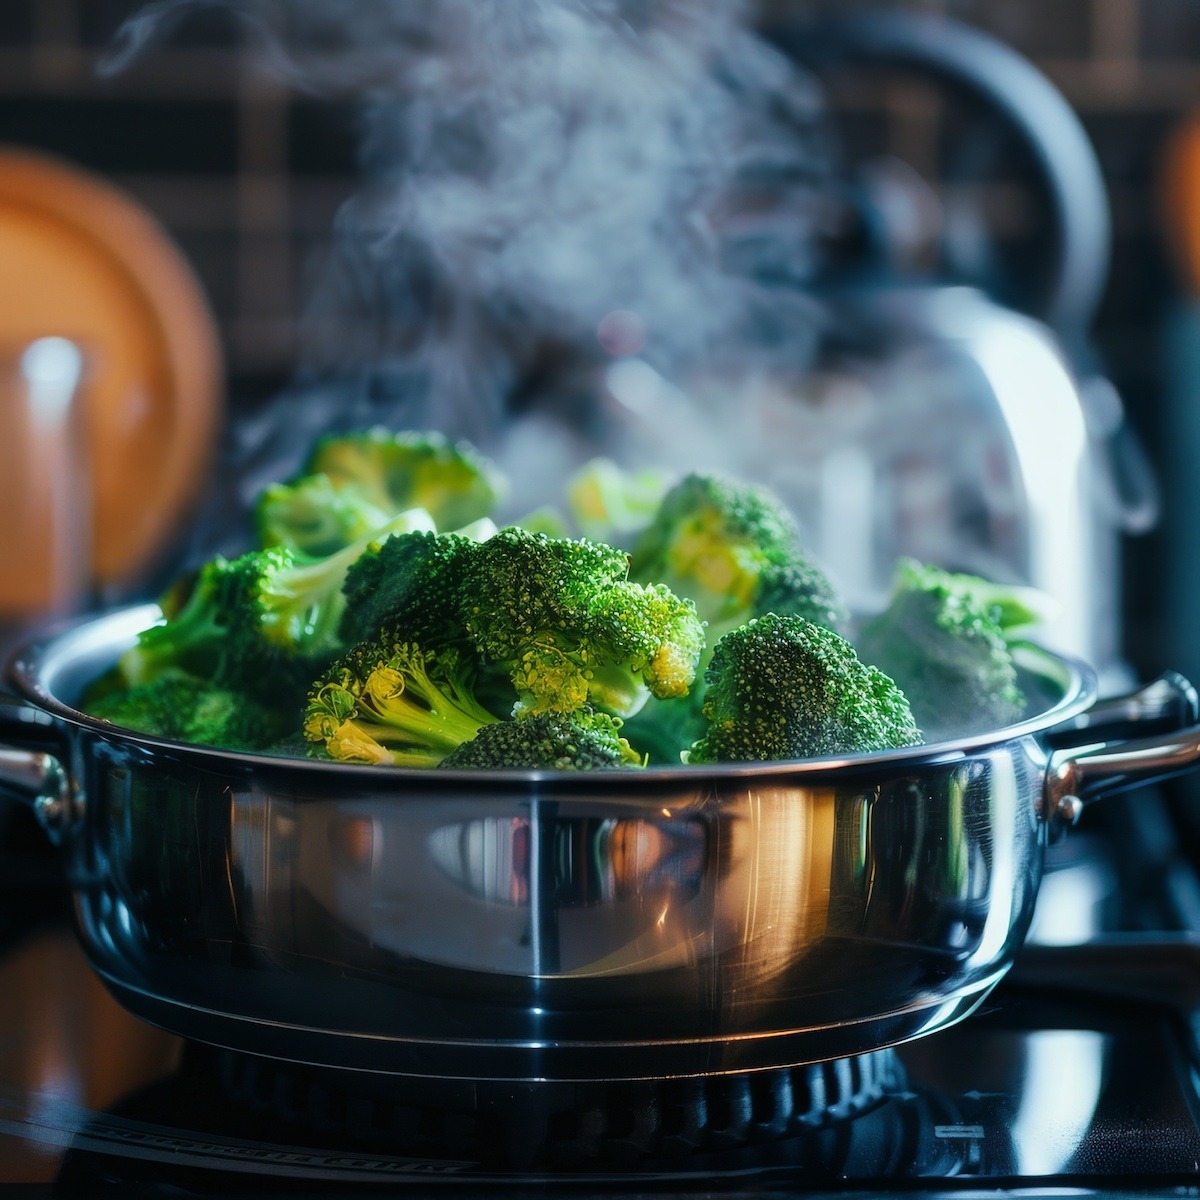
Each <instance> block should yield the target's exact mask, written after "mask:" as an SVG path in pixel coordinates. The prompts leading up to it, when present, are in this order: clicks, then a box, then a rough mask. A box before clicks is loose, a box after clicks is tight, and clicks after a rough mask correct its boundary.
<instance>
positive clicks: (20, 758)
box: [0, 694, 83, 843]
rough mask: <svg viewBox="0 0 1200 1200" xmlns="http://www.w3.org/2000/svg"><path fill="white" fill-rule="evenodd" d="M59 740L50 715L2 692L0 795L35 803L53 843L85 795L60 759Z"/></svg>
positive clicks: (69, 823)
mask: <svg viewBox="0 0 1200 1200" xmlns="http://www.w3.org/2000/svg"><path fill="white" fill-rule="evenodd" d="M6 743H7V744H6ZM59 745H60V738H59V735H58V727H57V725H56V724H55V723H54V721H53V719H52V718H50V717H49V716H47V714H45V713H43V712H41V711H40V710H38V709H36V708H31V707H30V706H29V705H27V704H24V703H22V702H21V701H20V700H18V699H17V698H16V697H15V696H7V695H2V694H0V796H3V797H7V798H9V799H12V800H17V801H19V802H21V803H23V804H26V805H28V806H29V807H30V808H32V809H33V812H34V814H35V815H36V817H37V819H38V822H39V824H40V825H41V826H42V828H43V829H44V830H45V831H46V833H47V835H48V836H49V838H50V840H51V841H53V842H55V843H57V842H59V841H60V840H61V839H62V837H63V835H64V834H65V833H66V832H67V830H68V829H69V828H70V827H71V826H72V825H74V824H75V822H76V821H77V820H78V818H79V817H80V815H81V814H82V812H83V797H82V795H81V794H80V793H79V791H78V789H76V788H75V787H74V786H73V785H72V783H71V777H70V774H69V773H68V771H67V769H66V767H64V766H63V764H62V760H61V758H60V757H59V754H58V753H57V751H58V750H59Z"/></svg>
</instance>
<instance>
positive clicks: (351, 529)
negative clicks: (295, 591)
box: [254, 475, 434, 558]
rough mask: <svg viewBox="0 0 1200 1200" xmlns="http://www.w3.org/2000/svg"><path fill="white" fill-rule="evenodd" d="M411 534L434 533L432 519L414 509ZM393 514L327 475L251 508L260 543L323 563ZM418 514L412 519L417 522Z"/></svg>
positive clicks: (275, 492) (273, 489)
mask: <svg viewBox="0 0 1200 1200" xmlns="http://www.w3.org/2000/svg"><path fill="white" fill-rule="evenodd" d="M418 511H419V512H420V515H421V517H422V518H424V519H423V520H421V521H419V522H418V521H416V520H414V522H413V525H412V528H413V529H421V528H424V529H433V528H434V524H433V518H432V517H430V516H429V514H428V513H425V512H424V510H418ZM395 515H396V512H395V510H394V509H392V508H390V507H388V508H381V507H379V505H377V504H373V503H372V502H371V501H370V500H368V499H367V498H366V497H365V496H363V495H362V493H361V492H360V491H359V489H358V488H357V487H355V486H354V485H353V484H338V483H334V482H333V480H331V479H330V478H329V476H328V475H305V476H304V477H302V478H300V479H297V480H295V481H294V482H292V483H276V484H272V485H271V486H270V487H268V488H266V489H265V490H264V491H263V492H262V494H261V495H260V496H259V497H258V501H257V502H256V504H255V508H254V516H255V523H256V526H257V528H258V536H259V543H260V544H261V545H262V546H263V548H264V549H270V548H271V547H273V546H280V547H283V548H285V549H288V550H296V551H299V553H301V554H305V555H307V556H309V557H310V558H324V557H326V556H327V555H330V554H336V553H337V552H338V551H339V550H341V549H343V548H344V547H346V546H350V545H352V544H353V543H355V542H357V541H360V540H361V539H362V538H365V537H367V536H368V535H369V534H370V533H372V532H373V531H374V530H376V529H379V528H380V527H381V526H383V525H386V524H387V523H388V521H389V520H390V519H391V518H392V517H394V516H395ZM415 515H416V514H414V517H415Z"/></svg>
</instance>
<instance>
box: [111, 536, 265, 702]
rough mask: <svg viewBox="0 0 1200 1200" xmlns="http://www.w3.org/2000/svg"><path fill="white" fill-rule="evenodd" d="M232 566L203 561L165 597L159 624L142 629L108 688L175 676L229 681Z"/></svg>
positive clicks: (236, 607) (235, 613)
mask: <svg viewBox="0 0 1200 1200" xmlns="http://www.w3.org/2000/svg"><path fill="white" fill-rule="evenodd" d="M241 607H242V606H241V603H240V587H239V585H238V583H237V580H236V576H235V573H234V572H233V570H232V563H230V562H229V560H228V559H225V558H215V559H213V560H212V561H210V562H207V563H205V564H204V566H202V567H201V568H200V569H199V571H197V572H196V573H195V574H194V575H193V576H191V577H190V579H189V580H188V581H187V582H186V583H185V584H182V585H176V586H174V587H172V588H171V589H170V591H169V592H168V594H167V596H166V597H164V601H163V609H164V612H165V613H166V614H167V618H166V620H165V622H164V623H162V624H159V625H152V626H150V628H148V629H144V630H142V632H141V633H140V634H139V635H138V640H137V642H136V643H135V644H134V645H133V646H132V647H130V649H128V650H127V651H125V653H124V654H122V655H121V657H120V659H119V660H118V662H117V666H116V669H115V670H114V671H113V672H112V673H110V675H109V676H108V677H107V679H108V684H107V690H109V691H111V690H113V689H115V688H121V687H124V688H132V687H141V686H144V685H146V684H150V683H154V682H156V681H157V680H159V679H162V678H164V677H173V676H177V675H179V674H185V675H193V676H195V677H197V678H201V679H206V680H210V681H214V682H216V683H218V684H220V683H223V682H225V681H226V680H227V679H228V678H230V676H231V674H232V672H230V671H229V670H228V663H229V659H230V646H229V639H230V636H231V631H232V629H233V628H234V626H235V624H236V621H237V619H238V617H239V616H240V614H241Z"/></svg>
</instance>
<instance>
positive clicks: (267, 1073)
mask: <svg viewBox="0 0 1200 1200" xmlns="http://www.w3.org/2000/svg"><path fill="white" fill-rule="evenodd" d="M216 1058H217V1062H216V1067H217V1072H218V1075H219V1078H220V1080H221V1083H222V1086H223V1088H224V1090H225V1092H226V1093H227V1094H228V1095H229V1096H230V1098H231V1099H233V1100H235V1101H237V1102H240V1103H243V1104H246V1105H247V1106H249V1107H251V1108H253V1109H254V1110H256V1111H258V1112H260V1113H269V1114H271V1115H272V1116H273V1117H274V1118H276V1119H277V1120H282V1121H285V1122H288V1123H291V1124H294V1125H297V1126H299V1127H301V1128H303V1129H304V1130H306V1131H311V1132H313V1133H319V1134H322V1135H326V1136H335V1137H338V1138H343V1139H344V1138H350V1139H353V1140H354V1141H356V1142H360V1143H361V1144H363V1145H373V1146H376V1147H382V1146H385V1145H386V1146H387V1148H388V1149H389V1150H390V1151H391V1152H392V1153H403V1154H413V1155H419V1156H423V1157H434V1158H466V1159H471V1160H473V1161H477V1162H480V1163H483V1164H485V1165H487V1166H490V1167H499V1168H510V1167H515V1168H520V1169H528V1168H532V1167H550V1168H554V1169H558V1170H564V1169H565V1170H572V1169H576V1168H580V1167H587V1166H621V1167H628V1166H632V1165H634V1164H636V1163H639V1162H644V1161H646V1160H648V1159H654V1160H660V1161H664V1162H668V1161H670V1162H676V1163H678V1162H679V1161H680V1160H681V1159H684V1158H686V1157H687V1156H689V1155H696V1154H703V1153H707V1152H710V1151H723V1150H730V1149H735V1148H740V1147H744V1146H752V1145H762V1144H765V1143H770V1142H776V1141H780V1140H782V1139H784V1138H790V1137H795V1136H796V1135H798V1134H802V1133H811V1132H815V1131H818V1130H821V1129H826V1128H829V1127H831V1126H834V1125H837V1124H840V1123H842V1122H845V1121H848V1120H849V1119H851V1118H853V1117H856V1116H859V1115H860V1114H862V1113H865V1112H867V1111H869V1110H870V1109H872V1108H874V1107H875V1106H876V1105H878V1104H879V1103H881V1102H882V1101H883V1100H884V1099H886V1098H887V1096H888V1095H890V1094H892V1093H895V1092H897V1091H902V1090H903V1089H904V1087H905V1086H906V1083H905V1076H904V1071H903V1068H902V1067H901V1065H900V1063H899V1061H898V1060H897V1058H896V1056H895V1054H894V1053H893V1052H892V1051H891V1050H879V1051H874V1052H872V1053H870V1054H864V1055H860V1056H858V1057H856V1058H846V1059H837V1060H834V1061H832V1062H825V1063H815V1064H811V1065H807V1066H799V1067H788V1068H782V1069H779V1070H774V1071H762V1072H756V1073H754V1074H749V1075H725V1076H714V1077H711V1078H700V1079H667V1080H635V1081H629V1082H615V1083H563V1084H560V1083H544V1084H522V1083H495V1082H465V1081H460V1080H418V1079H407V1078H402V1077H396V1076H380V1075H369V1074H363V1073H360V1072H350V1071H336V1070H329V1069H325V1068H316V1067H306V1066H302V1065H297V1064H294V1063H283V1062H278V1061H275V1060H273V1059H265V1058H257V1057H253V1056H250V1055H243V1054H237V1053H235V1052H233V1051H219V1052H216Z"/></svg>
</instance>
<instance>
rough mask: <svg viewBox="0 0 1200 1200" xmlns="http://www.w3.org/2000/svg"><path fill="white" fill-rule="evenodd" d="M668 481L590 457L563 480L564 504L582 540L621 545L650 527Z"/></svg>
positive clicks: (656, 473)
mask: <svg viewBox="0 0 1200 1200" xmlns="http://www.w3.org/2000/svg"><path fill="white" fill-rule="evenodd" d="M668 482H669V480H668V477H667V475H666V474H665V473H664V472H663V471H655V470H643V471H635V472H631V471H625V470H623V469H622V468H621V467H619V466H617V464H616V463H615V462H613V461H612V459H610V458H593V459H592V460H591V461H590V462H587V463H585V464H584V465H583V466H582V467H580V468H579V470H578V471H576V472H575V473H574V474H573V475H572V476H571V478H570V479H568V480H567V504H568V507H569V508H570V510H571V515H572V517H574V519H575V524H576V525H577V526H578V527H579V531H580V532H581V533H582V534H583V536H584V537H586V538H590V539H591V540H592V541H605V542H612V541H620V542H622V543H624V540H625V539H626V538H627V537H628V536H629V535H630V534H634V533H637V532H638V531H640V530H643V529H645V528H646V526H647V525H649V524H650V521H651V519H652V518H653V516H654V514H655V512H656V511H657V510H658V507H659V505H660V504H661V503H662V498H663V495H664V494H665V493H666V490H667V486H668ZM520 524H521V525H524V526H525V527H526V528H529V526H528V524H527V523H526V522H525V521H521V522H520Z"/></svg>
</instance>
